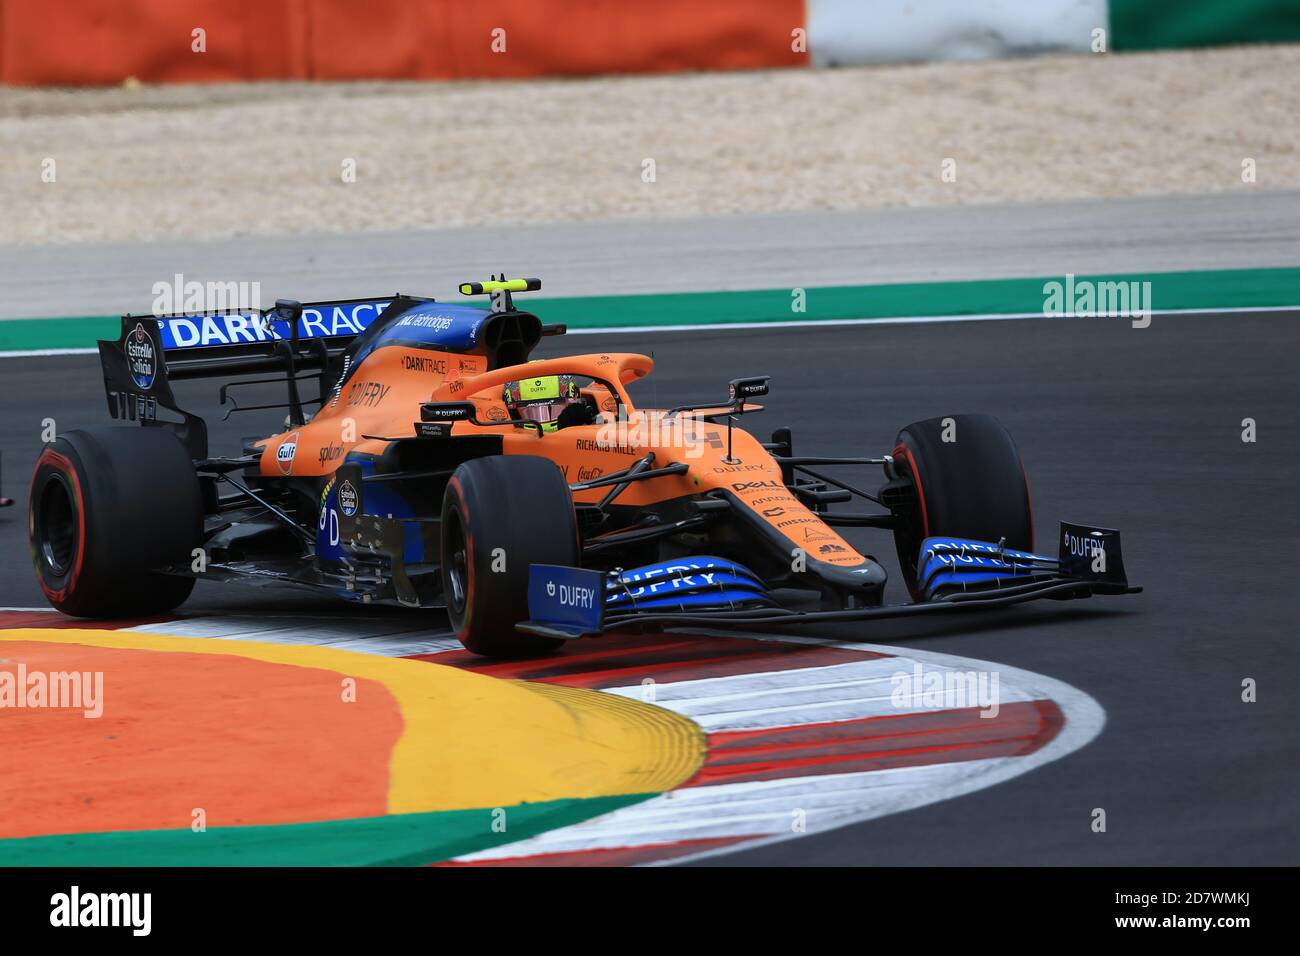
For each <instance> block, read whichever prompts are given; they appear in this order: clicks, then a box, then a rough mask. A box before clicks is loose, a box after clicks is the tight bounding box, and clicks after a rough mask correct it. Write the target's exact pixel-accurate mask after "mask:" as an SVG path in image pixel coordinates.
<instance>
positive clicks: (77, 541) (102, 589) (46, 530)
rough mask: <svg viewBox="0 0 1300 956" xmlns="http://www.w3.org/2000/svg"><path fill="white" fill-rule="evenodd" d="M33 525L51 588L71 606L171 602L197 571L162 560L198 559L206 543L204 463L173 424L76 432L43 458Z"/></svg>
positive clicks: (139, 608)
mask: <svg viewBox="0 0 1300 956" xmlns="http://www.w3.org/2000/svg"><path fill="white" fill-rule="evenodd" d="M27 530H28V536H29V539H30V541H31V548H32V560H33V562H34V563H35V565H36V577H37V579H38V581H39V582H40V585H41V590H42V591H44V592H45V597H46V599H47V600H48V601H49V602H50V603H51V604H52V605H54V607H56V608H58V609H59V610H60V611H62V612H63V613H64V614H70V615H73V616H74V617H107V618H111V617H133V616H139V615H144V614H158V613H161V612H163V611H170V610H171V609H172V608H174V607H176V606H177V605H178V604H180V603H181V602H182V601H184V600H185V599H186V598H187V597H189V595H190V592H191V591H192V590H193V589H194V579H193V578H183V577H175V576H172V575H166V574H158V573H156V571H155V569H156V568H161V567H166V566H167V565H174V564H183V565H187V564H189V563H190V562H191V561H192V560H193V555H192V551H193V549H194V548H197V547H199V546H200V545H201V544H202V542H203V503H202V498H201V496H200V493H199V481H198V477H197V476H196V475H195V473H194V465H193V464H192V463H191V461H190V457H189V454H188V453H187V452H186V450H185V447H184V446H183V445H182V444H181V442H180V440H179V439H178V438H177V437H176V436H175V435H173V434H172V433H171V432H170V431H167V430H166V429H163V428H147V427H135V428H88V429H85V430H80V431H70V432H66V433H64V434H63V435H61V436H60V437H59V438H58V440H56V441H54V442H53V443H51V444H49V445H46V446H45V448H44V449H43V450H42V451H41V455H40V457H39V458H38V459H37V460H36V470H35V471H34V472H33V473H32V485H31V494H30V497H29V499H28V506H27Z"/></svg>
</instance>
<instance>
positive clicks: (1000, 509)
mask: <svg viewBox="0 0 1300 956" xmlns="http://www.w3.org/2000/svg"><path fill="white" fill-rule="evenodd" d="M945 438H947V439H949V440H947V441H945V440H944V439H945ZM896 445H897V447H895V448H894V455H893V457H894V470H895V472H896V473H897V474H898V475H899V476H900V477H902V478H906V479H908V481H909V482H910V484H911V487H912V489H913V491H912V493H911V495H910V497H911V500H910V501H909V502H907V507H905V508H903V509H900V510H899V512H898V514H899V517H900V519H901V523H900V525H899V526H898V527H896V528H895V530H894V544H895V546H896V547H897V548H898V563H899V566H900V567H901V568H902V571H903V580H904V581H905V582H906V584H907V589H908V591H909V592H911V594H912V597H913V598H914V599H919V598H920V587H919V586H918V582H917V576H916V562H917V557H918V554H919V552H920V549H921V542H922V541H924V540H925V539H926V538H929V537H934V536H938V535H950V536H952V537H956V538H974V539H975V540H977V541H991V542H994V543H996V542H997V541H998V540H999V539H1001V538H1006V539H1007V547H1009V548H1016V549H1018V550H1023V551H1032V550H1033V547H1034V517H1033V510H1032V506H1031V504H1030V499H1029V481H1028V479H1027V478H1026V476H1025V469H1024V465H1022V464H1021V462H1020V452H1018V451H1017V450H1016V443H1015V442H1014V441H1012V440H1011V435H1010V433H1008V432H1007V430H1006V429H1005V428H1004V427H1003V426H1002V423H1001V422H1000V421H998V420H997V419H996V418H994V417H993V416H991V415H950V416H947V417H945V418H931V419H929V420H928V421H924V422H916V423H915V424H912V425H908V426H907V427H906V428H904V429H903V430H902V431H901V432H899V433H898V441H897V443H896Z"/></svg>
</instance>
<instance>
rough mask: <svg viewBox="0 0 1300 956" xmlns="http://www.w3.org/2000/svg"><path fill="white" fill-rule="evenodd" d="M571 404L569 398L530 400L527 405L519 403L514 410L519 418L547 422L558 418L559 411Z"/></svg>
mask: <svg viewBox="0 0 1300 956" xmlns="http://www.w3.org/2000/svg"><path fill="white" fill-rule="evenodd" d="M572 404H573V402H572V401H571V400H569V399H565V398H557V399H555V400H554V401H550V402H530V403H529V404H527V405H520V406H519V407H518V408H517V409H516V412H517V413H518V415H519V417H520V418H523V419H526V420H528V421H530V422H542V423H543V424H547V423H550V422H553V421H555V420H556V419H557V418H559V417H560V413H561V412H563V411H564V410H565V409H566V408H568V407H569V406H570V405H572Z"/></svg>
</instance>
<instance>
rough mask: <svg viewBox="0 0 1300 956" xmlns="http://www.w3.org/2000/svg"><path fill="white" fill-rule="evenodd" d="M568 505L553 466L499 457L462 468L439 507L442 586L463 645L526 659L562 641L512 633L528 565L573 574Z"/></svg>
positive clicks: (524, 615) (574, 547)
mask: <svg viewBox="0 0 1300 956" xmlns="http://www.w3.org/2000/svg"><path fill="white" fill-rule="evenodd" d="M579 553H580V552H579V546H578V524H577V519H576V518H575V517H574V511H573V497H572V495H570V494H569V485H568V483H567V482H566V481H565V480H564V475H563V473H561V471H560V469H559V468H557V467H556V466H555V465H554V463H552V462H551V461H549V460H548V459H545V458H538V457H535V456H532V455H511V456H503V455H496V456H491V457H487V458H475V459H472V460H470V461H467V462H465V463H463V464H462V465H460V466H459V467H458V468H457V469H456V472H455V474H453V475H452V477H451V480H450V481H448V482H447V491H446V493H445V495H444V496H443V502H442V584H443V594H444V596H445V598H446V601H447V615H448V617H449V618H450V619H451V626H452V628H453V629H454V630H455V631H456V635H457V636H458V637H459V638H460V642H461V643H462V644H464V645H465V647H466V648H467V649H469V650H471V651H473V652H474V653H475V654H482V655H483V656H485V657H530V656H534V655H539V654H546V653H548V652H550V651H553V650H555V649H556V648H557V647H559V646H560V645H561V644H563V643H564V641H562V640H560V639H558V638H548V637H540V636H538V635H535V634H525V633H523V632H522V631H517V630H515V625H516V624H518V623H519V622H520V621H525V620H527V619H528V568H529V565H531V564H561V565H567V566H570V567H575V566H577V564H578V558H579Z"/></svg>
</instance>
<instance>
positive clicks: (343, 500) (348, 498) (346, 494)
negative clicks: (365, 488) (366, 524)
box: [339, 481, 357, 518]
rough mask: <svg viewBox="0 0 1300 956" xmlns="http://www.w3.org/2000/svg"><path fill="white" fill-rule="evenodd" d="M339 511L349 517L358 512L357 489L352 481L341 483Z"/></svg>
mask: <svg viewBox="0 0 1300 956" xmlns="http://www.w3.org/2000/svg"><path fill="white" fill-rule="evenodd" d="M339 511H342V512H343V513H344V514H345V515H347V516H348V517H349V518H351V517H352V516H353V515H354V514H356V513H357V489H355V488H353V487H352V482H350V481H345V482H343V484H341V485H339Z"/></svg>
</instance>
